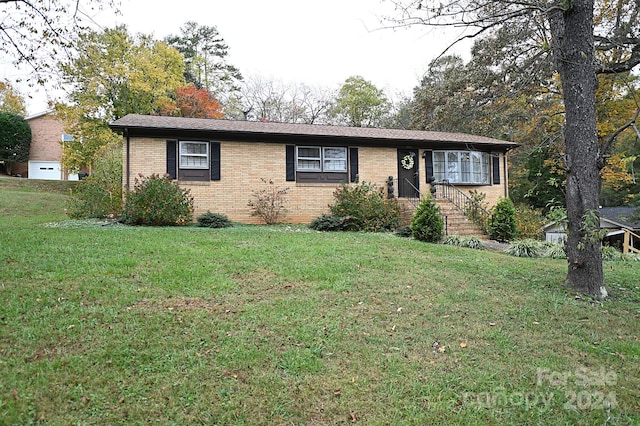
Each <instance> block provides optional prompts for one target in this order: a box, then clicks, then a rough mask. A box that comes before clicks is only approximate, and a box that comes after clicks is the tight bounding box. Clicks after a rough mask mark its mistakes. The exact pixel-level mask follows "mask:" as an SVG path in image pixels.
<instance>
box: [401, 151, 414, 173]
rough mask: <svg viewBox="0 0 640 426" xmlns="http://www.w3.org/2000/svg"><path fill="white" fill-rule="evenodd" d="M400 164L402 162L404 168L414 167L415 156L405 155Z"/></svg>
mask: <svg viewBox="0 0 640 426" xmlns="http://www.w3.org/2000/svg"><path fill="white" fill-rule="evenodd" d="M400 164H402V168H403V169H407V170H411V169H413V164H414V160H413V156H412V155H409V154H407V155H405V156H404V157H402V160H400Z"/></svg>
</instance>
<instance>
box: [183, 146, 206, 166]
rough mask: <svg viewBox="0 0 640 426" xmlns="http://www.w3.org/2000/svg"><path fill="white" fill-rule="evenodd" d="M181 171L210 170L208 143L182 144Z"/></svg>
mask: <svg viewBox="0 0 640 426" xmlns="http://www.w3.org/2000/svg"><path fill="white" fill-rule="evenodd" d="M180 168H181V169H208V168H209V143H208V142H182V141H181V142H180Z"/></svg>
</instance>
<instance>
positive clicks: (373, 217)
mask: <svg viewBox="0 0 640 426" xmlns="http://www.w3.org/2000/svg"><path fill="white" fill-rule="evenodd" d="M333 198H334V200H335V201H334V204H333V205H331V206H329V209H330V210H331V213H332V214H333V215H334V216H337V217H342V218H346V217H349V218H350V220H349V223H348V224H347V226H346V227H345V230H346V231H370V232H379V231H389V230H393V229H395V228H397V227H398V225H399V224H400V206H399V205H398V202H397V200H395V199H391V200H389V199H387V198H386V197H385V195H384V194H383V192H382V191H381V190H380V189H378V188H377V187H376V186H375V185H374V184H370V183H367V182H360V183H357V184H354V185H342V186H340V187H339V188H338V189H336V190H335V192H334V193H333Z"/></svg>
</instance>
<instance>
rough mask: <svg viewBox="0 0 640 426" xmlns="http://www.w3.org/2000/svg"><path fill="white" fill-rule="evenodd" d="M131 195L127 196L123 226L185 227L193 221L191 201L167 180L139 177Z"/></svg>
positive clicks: (187, 195) (189, 196)
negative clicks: (124, 224)
mask: <svg viewBox="0 0 640 426" xmlns="http://www.w3.org/2000/svg"><path fill="white" fill-rule="evenodd" d="M139 176H140V179H138V178H136V181H135V186H134V189H133V191H132V192H129V193H128V194H127V198H126V201H125V204H124V211H123V213H122V217H121V220H122V222H124V223H126V224H129V225H150V226H174V225H187V224H189V223H191V221H192V218H193V198H192V197H191V193H190V192H189V190H188V189H182V188H180V186H179V185H178V184H177V183H176V182H174V181H173V180H172V179H171V177H170V176H168V175H165V176H160V175H156V174H153V175H151V176H149V177H147V178H145V177H144V176H142V175H139Z"/></svg>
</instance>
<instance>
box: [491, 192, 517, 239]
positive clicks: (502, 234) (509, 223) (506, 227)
mask: <svg viewBox="0 0 640 426" xmlns="http://www.w3.org/2000/svg"><path fill="white" fill-rule="evenodd" d="M517 235H518V228H517V227H516V208H515V207H514V206H513V203H512V202H511V200H510V199H509V198H506V197H501V198H500V199H499V200H498V203H497V204H496V205H495V206H494V207H493V209H492V210H491V217H490V218H489V237H490V238H491V239H494V240H498V241H511V240H513V239H514V238H515V237H516V236H517Z"/></svg>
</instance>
